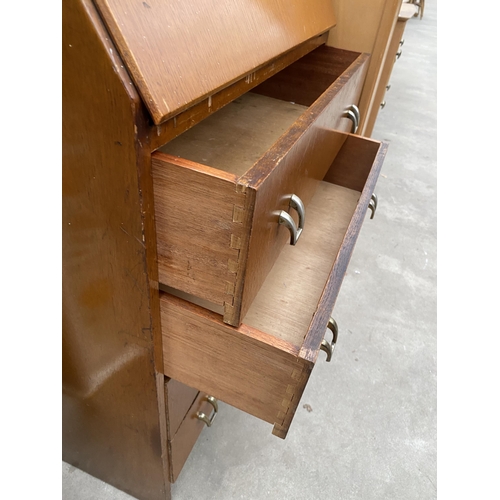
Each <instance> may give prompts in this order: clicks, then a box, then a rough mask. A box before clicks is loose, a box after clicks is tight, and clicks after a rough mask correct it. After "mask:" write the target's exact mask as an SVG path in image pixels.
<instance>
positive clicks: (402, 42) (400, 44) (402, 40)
mask: <svg viewBox="0 0 500 500" xmlns="http://www.w3.org/2000/svg"><path fill="white" fill-rule="evenodd" d="M404 44H405V39H404V38H401V41H400V42H399V46H400V47H402V46H403V45H404Z"/></svg>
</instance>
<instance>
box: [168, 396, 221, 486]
mask: <svg viewBox="0 0 500 500" xmlns="http://www.w3.org/2000/svg"><path fill="white" fill-rule="evenodd" d="M198 412H200V413H204V414H205V415H207V416H208V417H209V418H210V416H211V415H212V413H213V406H212V405H211V404H210V403H209V402H208V401H207V395H206V394H205V393H203V392H200V393H198V395H197V396H196V399H195V400H194V401H193V402H192V405H191V406H190V407H189V409H188V411H187V413H186V415H185V416H184V419H183V421H182V422H181V425H180V426H179V429H178V430H177V432H176V433H175V435H173V436H172V438H171V439H170V438H169V442H168V447H169V450H170V457H171V460H170V463H171V469H170V482H172V483H175V481H176V480H177V478H178V477H179V474H180V473H181V470H182V467H183V466H184V464H185V463H186V460H187V459H188V457H189V454H190V453H191V450H192V449H193V446H194V445H195V443H196V441H197V439H198V437H199V436H200V434H201V431H203V429H205V427H206V425H205V423H204V422H203V421H202V420H200V419H199V418H197V417H196V414H197V413H198ZM213 425H221V424H220V423H219V422H218V421H214V423H213ZM205 432H210V429H207V430H206V431H205ZM193 479H194V478H193Z"/></svg>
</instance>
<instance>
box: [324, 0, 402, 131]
mask: <svg viewBox="0 0 500 500" xmlns="http://www.w3.org/2000/svg"><path fill="white" fill-rule="evenodd" d="M401 3H402V0H332V4H333V8H334V12H335V15H336V18H337V24H336V26H335V28H333V29H332V30H330V33H329V37H328V42H327V44H328V45H331V46H333V47H337V48H342V49H347V50H354V51H358V52H367V53H369V54H371V58H370V64H369V67H368V70H367V74H366V81H365V84H364V87H363V92H362V94H361V97H360V101H359V109H360V112H361V124H360V128H359V130H358V135H362V136H369V133H368V131H367V130H368V129H367V128H366V123H367V120H370V121H372V120H374V119H376V117H377V113H378V111H379V107H378V106H379V104H380V102H379V103H378V104H377V103H376V102H375V93H376V91H377V89H378V87H379V85H382V83H381V72H382V68H383V66H384V64H385V60H386V58H387V54H388V49H389V43H390V40H391V38H392V33H393V31H394V26H395V24H396V20H397V17H398V14H399V11H400V8H401Z"/></svg>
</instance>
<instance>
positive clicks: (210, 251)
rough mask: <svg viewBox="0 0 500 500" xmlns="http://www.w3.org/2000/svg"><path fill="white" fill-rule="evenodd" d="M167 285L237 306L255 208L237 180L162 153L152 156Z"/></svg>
mask: <svg viewBox="0 0 500 500" xmlns="http://www.w3.org/2000/svg"><path fill="white" fill-rule="evenodd" d="M153 178H154V190H155V200H156V202H155V220H156V229H157V237H158V270H159V275H160V281H161V283H162V284H164V285H166V286H169V287H173V288H177V289H179V290H182V291H185V292H187V293H192V294H194V295H197V296H198V297H201V298H204V299H207V300H209V301H211V302H213V303H215V304H219V305H222V306H224V307H225V310H227V311H228V315H229V316H230V315H231V310H232V309H233V308H234V304H235V302H234V300H235V299H234V296H235V287H236V282H237V280H238V268H239V262H240V260H241V259H242V257H244V255H245V248H246V246H247V241H248V236H249V233H250V229H249V220H250V217H251V213H252V207H253V194H252V190H251V189H248V190H247V189H242V188H241V187H240V186H238V185H237V184H236V182H235V176H232V175H230V174H224V172H219V171H216V170H215V169H211V168H209V167H202V166H201V165H199V164H194V163H192V162H189V161H187V160H182V159H179V158H175V157H173V156H169V155H165V154H163V153H159V152H157V153H155V155H154V158H153Z"/></svg>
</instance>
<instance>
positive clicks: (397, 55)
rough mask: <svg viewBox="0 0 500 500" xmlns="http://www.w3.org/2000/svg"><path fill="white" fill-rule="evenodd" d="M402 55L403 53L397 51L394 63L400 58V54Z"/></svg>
mask: <svg viewBox="0 0 500 500" xmlns="http://www.w3.org/2000/svg"><path fill="white" fill-rule="evenodd" d="M402 53H403V51H402V50H401V49H399V50H398V51H397V52H396V61H397V60H398V59H399V58H400V57H401V54H402Z"/></svg>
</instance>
